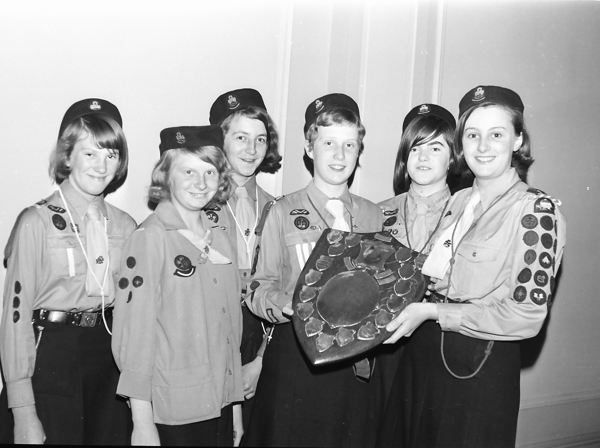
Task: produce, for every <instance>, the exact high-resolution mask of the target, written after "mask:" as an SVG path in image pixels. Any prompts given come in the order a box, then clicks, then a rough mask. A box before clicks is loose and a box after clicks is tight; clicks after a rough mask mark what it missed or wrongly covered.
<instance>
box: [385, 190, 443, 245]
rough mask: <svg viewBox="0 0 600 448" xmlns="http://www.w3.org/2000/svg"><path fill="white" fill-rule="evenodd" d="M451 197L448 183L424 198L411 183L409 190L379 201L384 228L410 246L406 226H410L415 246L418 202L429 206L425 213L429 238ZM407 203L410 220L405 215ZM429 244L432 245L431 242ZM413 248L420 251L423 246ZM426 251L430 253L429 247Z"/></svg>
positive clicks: (410, 235) (411, 237)
mask: <svg viewBox="0 0 600 448" xmlns="http://www.w3.org/2000/svg"><path fill="white" fill-rule="evenodd" d="M449 199H450V189H449V188H448V186H447V185H446V186H445V187H444V188H443V189H442V190H440V191H438V192H437V193H434V194H432V195H431V196H428V197H426V198H424V197H421V196H419V195H418V194H417V193H416V192H415V191H414V188H413V186H412V184H411V186H410V188H409V190H408V192H406V193H402V194H399V195H398V196H394V197H393V198H390V199H387V200H385V201H383V202H380V203H379V207H381V211H382V212H383V219H384V221H383V230H387V231H388V232H390V233H391V234H392V235H393V236H394V237H395V238H396V239H397V240H398V241H399V242H401V243H402V244H404V245H405V246H406V247H410V246H409V244H408V239H407V237H406V228H407V227H408V231H409V237H410V243H411V245H413V246H414V242H415V241H416V238H415V237H414V236H413V234H414V227H413V224H414V222H415V219H416V218H417V204H418V203H421V204H423V205H425V206H426V207H427V214H426V215H425V222H426V232H427V236H426V238H429V237H430V236H431V234H432V233H433V232H434V230H435V228H436V227H437V225H438V223H439V222H440V215H441V213H442V211H443V210H444V207H445V206H446V203H447V202H448V200H449ZM407 201H408V203H407ZM405 204H406V211H407V215H408V221H407V220H406V218H407V217H406V216H404V210H405V208H404V207H405ZM428 246H430V247H431V242H430V243H429V244H428ZM411 249H413V250H416V251H420V250H421V249H423V247H411ZM425 252H427V253H428V252H429V248H427V250H426V251H425Z"/></svg>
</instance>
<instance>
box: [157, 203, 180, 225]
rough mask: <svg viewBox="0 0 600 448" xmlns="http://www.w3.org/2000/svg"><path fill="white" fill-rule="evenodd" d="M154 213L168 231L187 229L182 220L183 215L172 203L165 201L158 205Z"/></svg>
mask: <svg viewBox="0 0 600 448" xmlns="http://www.w3.org/2000/svg"><path fill="white" fill-rule="evenodd" d="M154 213H156V215H157V216H158V219H160V220H161V222H162V223H163V224H164V225H165V228H166V229H167V230H179V229H187V226H186V225H185V223H184V222H183V219H181V215H180V214H179V212H178V211H177V209H176V208H175V206H174V205H173V204H172V203H171V201H163V202H161V203H160V204H158V205H157V206H156V210H154Z"/></svg>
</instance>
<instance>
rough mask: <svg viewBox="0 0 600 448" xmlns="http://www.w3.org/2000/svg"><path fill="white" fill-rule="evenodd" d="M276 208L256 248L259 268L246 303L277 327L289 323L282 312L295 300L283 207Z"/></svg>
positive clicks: (251, 283)
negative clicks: (289, 284) (287, 276)
mask: <svg viewBox="0 0 600 448" xmlns="http://www.w3.org/2000/svg"><path fill="white" fill-rule="evenodd" d="M278 205H279V203H278V204H275V205H274V206H273V209H272V210H271V213H269V215H268V216H267V219H266V222H265V226H264V228H263V232H262V236H261V239H260V241H259V242H258V243H257V246H256V253H255V256H256V257H257V263H256V268H255V269H253V271H252V276H251V278H250V283H249V286H248V292H247V293H246V298H245V302H246V305H247V306H248V308H249V309H250V311H252V312H253V313H254V314H256V315H257V316H259V317H262V318H263V319H265V320H267V321H269V322H273V323H284V322H289V319H288V318H287V317H285V316H284V315H283V313H282V312H281V309H282V308H283V306H284V305H285V304H286V303H288V302H290V301H291V300H292V295H291V294H286V292H285V284H284V269H285V266H288V267H289V266H290V262H289V260H286V258H288V254H287V247H286V245H285V239H284V237H283V234H282V228H283V227H282V222H281V216H280V213H279V212H278V211H279V210H280V207H277V206H278Z"/></svg>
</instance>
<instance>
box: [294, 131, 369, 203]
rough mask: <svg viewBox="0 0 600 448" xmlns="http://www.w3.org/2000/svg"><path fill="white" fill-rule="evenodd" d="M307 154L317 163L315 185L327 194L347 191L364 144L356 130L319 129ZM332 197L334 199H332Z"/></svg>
mask: <svg viewBox="0 0 600 448" xmlns="http://www.w3.org/2000/svg"><path fill="white" fill-rule="evenodd" d="M305 149H306V154H307V155H308V157H310V158H311V159H313V162H314V167H315V171H314V174H315V176H314V179H315V185H316V186H317V187H318V188H319V189H320V190H321V191H323V192H325V193H327V192H328V191H336V190H338V192H336V193H334V194H333V195H334V196H337V195H338V193H339V190H340V189H339V188H337V187H343V188H345V187H346V183H347V182H348V178H349V177H350V176H351V175H352V173H353V172H354V168H355V167H356V161H357V159H358V152H359V149H360V142H359V136H358V128H357V127H356V126H347V125H334V126H319V128H318V132H317V137H316V138H315V139H314V141H313V142H312V145H311V144H310V143H309V142H308V141H306V142H305ZM330 197H331V195H330Z"/></svg>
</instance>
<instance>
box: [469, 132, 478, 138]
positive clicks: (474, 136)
mask: <svg viewBox="0 0 600 448" xmlns="http://www.w3.org/2000/svg"><path fill="white" fill-rule="evenodd" d="M467 138H470V139H474V138H477V134H475V133H474V132H469V133H468V134H467Z"/></svg>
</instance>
